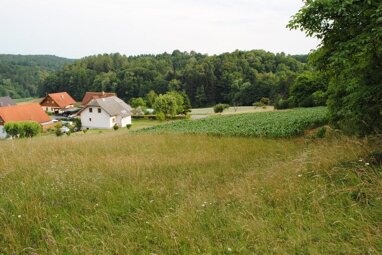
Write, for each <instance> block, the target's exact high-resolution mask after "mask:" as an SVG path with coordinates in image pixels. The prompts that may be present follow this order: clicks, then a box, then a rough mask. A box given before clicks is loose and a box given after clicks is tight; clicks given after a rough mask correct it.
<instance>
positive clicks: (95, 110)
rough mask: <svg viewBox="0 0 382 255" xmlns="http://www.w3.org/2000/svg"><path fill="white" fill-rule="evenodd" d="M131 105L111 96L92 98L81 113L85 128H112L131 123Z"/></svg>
mask: <svg viewBox="0 0 382 255" xmlns="http://www.w3.org/2000/svg"><path fill="white" fill-rule="evenodd" d="M131 110H132V109H131V107H130V105H128V104H126V103H125V102H124V101H123V100H122V99H120V98H118V97H116V96H111V97H106V98H96V99H93V100H91V101H90V102H89V103H88V104H87V105H86V106H85V107H84V108H83V109H82V110H81V111H80V112H79V113H78V115H79V116H80V117H81V123H82V128H83V129H112V128H113V127H114V126H115V125H118V126H119V127H126V125H131Z"/></svg>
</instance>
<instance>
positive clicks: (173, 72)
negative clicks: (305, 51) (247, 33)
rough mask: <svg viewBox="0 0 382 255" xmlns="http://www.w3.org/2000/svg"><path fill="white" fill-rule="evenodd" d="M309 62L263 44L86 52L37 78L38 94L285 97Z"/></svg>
mask: <svg viewBox="0 0 382 255" xmlns="http://www.w3.org/2000/svg"><path fill="white" fill-rule="evenodd" d="M309 70H310V68H309V66H308V64H307V63H306V56H303V55H299V56H290V55H286V54H284V53H279V54H273V53H270V52H266V51H263V50H253V51H235V52H232V53H224V54H221V55H214V56H208V55H204V54H199V53H196V52H180V51H178V50H175V51H174V52H172V53H171V54H169V53H164V54H159V55H140V56H131V57H127V56H124V55H121V54H118V53H116V54H103V55H96V56H89V57H85V58H83V59H80V60H77V61H76V62H75V63H73V64H71V65H65V66H64V67H63V68H62V69H61V70H59V71H56V72H54V73H51V74H50V75H49V76H48V77H46V78H45V79H44V81H43V82H42V83H41V86H40V89H39V94H40V95H41V96H43V95H45V94H46V93H50V92H56V91H67V92H68V93H70V94H71V95H72V96H73V97H74V98H75V99H76V100H81V99H82V97H83V95H84V94H85V92H86V91H107V92H116V93H117V95H118V96H119V97H120V98H122V99H124V100H125V101H127V102H129V101H130V100H131V99H132V98H138V97H142V98H145V97H146V95H147V94H148V93H149V92H150V91H154V92H155V93H157V94H158V95H160V94H165V93H166V92H169V91H177V92H180V93H185V94H186V95H187V96H188V98H189V99H190V102H191V104H192V106H193V107H203V106H212V105H215V104H217V103H228V104H230V105H252V104H253V103H254V102H257V101H259V100H260V99H261V98H264V97H266V98H270V99H271V100H272V101H277V100H280V98H282V99H288V98H289V96H290V88H291V86H292V85H293V83H294V81H295V80H296V77H297V76H298V75H300V74H302V73H304V72H306V71H309Z"/></svg>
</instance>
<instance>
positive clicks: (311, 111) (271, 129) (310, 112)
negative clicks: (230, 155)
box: [141, 107, 328, 138]
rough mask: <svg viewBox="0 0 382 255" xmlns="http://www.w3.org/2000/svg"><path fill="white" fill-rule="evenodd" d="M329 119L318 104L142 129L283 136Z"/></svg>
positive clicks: (325, 111)
mask: <svg viewBox="0 0 382 255" xmlns="http://www.w3.org/2000/svg"><path fill="white" fill-rule="evenodd" d="M327 122H328V112H327V109H326V108H324V107H317V108H301V109H295V110H290V111H276V112H261V113H248V114H236V115H227V116H214V117H209V118H206V119H199V120H194V121H187V120H184V121H178V122H172V123H168V124H164V125H159V126H155V127H150V128H147V129H143V130H141V132H159V133H161V132H175V133H192V134H210V135H218V136H252V137H269V138H282V137H294V136H299V135H302V134H303V133H304V131H305V130H307V129H312V128H315V127H319V126H322V125H325V124H327Z"/></svg>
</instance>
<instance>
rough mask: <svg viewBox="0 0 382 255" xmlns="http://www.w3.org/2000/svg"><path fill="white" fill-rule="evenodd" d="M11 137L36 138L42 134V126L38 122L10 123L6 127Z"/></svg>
mask: <svg viewBox="0 0 382 255" xmlns="http://www.w3.org/2000/svg"><path fill="white" fill-rule="evenodd" d="M4 129H5V132H7V134H8V135H9V136H10V137H19V138H24V137H34V136H36V135H38V134H39V133H41V126H40V124H38V123H37V122H9V123H6V124H5V126H4Z"/></svg>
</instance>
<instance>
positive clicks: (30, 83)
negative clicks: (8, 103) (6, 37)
mask: <svg viewBox="0 0 382 255" xmlns="http://www.w3.org/2000/svg"><path fill="white" fill-rule="evenodd" d="M73 62H74V60H73V59H66V58H61V57H56V56H51V55H9V54H0V96H11V97H12V98H25V97H36V96H38V86H39V84H40V81H41V80H42V79H43V78H44V77H47V76H48V75H50V74H51V72H54V71H57V70H60V69H62V67H63V66H64V65H66V64H72V63H73Z"/></svg>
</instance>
